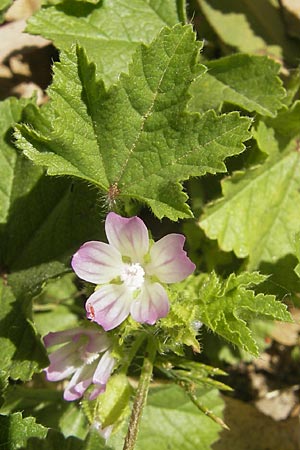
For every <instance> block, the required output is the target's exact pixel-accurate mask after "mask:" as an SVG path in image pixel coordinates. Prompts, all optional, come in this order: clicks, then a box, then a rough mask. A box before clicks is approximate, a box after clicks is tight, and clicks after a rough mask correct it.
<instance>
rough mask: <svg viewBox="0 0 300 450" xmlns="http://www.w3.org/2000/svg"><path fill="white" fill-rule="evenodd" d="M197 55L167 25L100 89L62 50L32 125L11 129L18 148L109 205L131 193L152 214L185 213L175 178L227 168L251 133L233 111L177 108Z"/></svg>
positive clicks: (181, 32)
mask: <svg viewBox="0 0 300 450" xmlns="http://www.w3.org/2000/svg"><path fill="white" fill-rule="evenodd" d="M198 53H199V44H198V43H196V42H195V35H194V33H193V32H192V29H191V27H190V26H184V27H182V26H180V25H178V26H175V27H174V28H173V29H168V28H165V29H163V30H162V32H161V33H160V34H159V36H158V38H157V39H156V40H155V41H154V42H153V43H152V44H151V45H150V46H149V47H146V46H144V45H142V46H141V47H140V48H139V49H138V50H137V52H136V54H135V56H134V59H133V62H132V64H131V65H130V67H129V74H128V75H125V74H122V75H121V77H120V80H119V82H118V83H117V85H115V86H113V87H111V88H110V89H109V90H108V91H107V92H106V91H105V89H104V86H103V83H102V82H98V83H97V82H96V81H95V74H94V67H93V66H89V65H88V64H87V61H86V59H85V57H84V54H83V52H82V51H79V52H78V58H77V60H78V61H77V62H78V72H77V69H76V65H75V64H76V60H74V56H72V55H68V56H65V57H64V60H63V62H62V63H61V64H60V65H57V67H56V76H55V80H54V84H53V86H52V89H51V92H50V94H52V99H53V100H52V103H51V104H50V109H49V108H48V109H47V110H46V114H45V115H44V116H43V115H42V113H41V114H40V113H39V112H38V111H36V112H35V116H34V117H33V118H32V120H33V122H35V125H36V128H37V129H36V130H32V128H31V127H30V128H29V127H28V126H25V125H23V126H21V127H19V128H18V130H19V131H18V132H17V134H16V136H17V137H18V146H19V147H20V148H21V149H22V150H23V151H24V154H25V155H26V156H27V157H28V158H30V159H31V160H32V161H33V162H34V163H35V164H37V165H43V166H46V167H47V169H48V174H50V175H73V176H76V177H80V178H83V179H85V180H87V181H89V182H92V183H94V184H96V185H98V186H99V187H100V188H101V189H103V190H105V191H106V193H107V196H108V200H109V201H110V202H112V203H113V202H114V201H115V200H116V199H127V198H134V199H137V200H139V201H142V202H145V203H146V204H148V205H149V206H150V208H151V209H152V210H153V212H154V214H156V216H157V217H159V218H162V217H163V216H167V217H169V218H170V219H172V220H177V219H178V218H183V217H189V216H191V212H190V209H189V207H188V206H187V204H186V203H185V200H186V198H187V196H186V194H184V193H183V192H182V186H181V184H180V181H183V180H186V179H188V178H190V177H192V176H200V175H204V174H205V173H217V172H224V171H226V166H225V164H224V162H223V161H224V159H225V158H226V157H228V156H231V155H236V154H238V153H241V152H242V151H243V149H244V146H243V144H242V142H243V141H244V140H246V139H248V138H249V137H250V135H249V133H248V127H249V124H250V121H249V119H247V118H240V117H239V115H238V113H231V114H228V115H223V116H220V117H218V116H216V114H215V113H214V112H213V111H209V112H207V113H206V114H204V115H203V116H201V117H200V116H199V115H198V114H191V113H187V112H185V110H184V109H185V107H186V103H187V101H188V99H189V96H188V94H187V89H188V87H189V84H190V82H191V81H192V80H193V79H194V78H195V76H196V75H197V74H199V73H201V72H202V73H203V70H204V69H203V67H202V66H199V65H198V64H197V58H198ZM158 61H159V63H158ZM82 99H83V100H84V102H83V101H82ZM50 122H51V123H50ZM45 124H46V125H45ZM51 124H52V125H51ZM47 128H48V129H49V131H48V130H47ZM83 149H84V150H83Z"/></svg>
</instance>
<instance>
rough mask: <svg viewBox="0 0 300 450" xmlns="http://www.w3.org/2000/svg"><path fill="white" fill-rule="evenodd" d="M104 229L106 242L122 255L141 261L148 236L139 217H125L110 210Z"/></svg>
mask: <svg viewBox="0 0 300 450" xmlns="http://www.w3.org/2000/svg"><path fill="white" fill-rule="evenodd" d="M105 231H106V236H107V239H108V242H109V243H110V244H111V245H112V246H113V247H115V248H116V249H117V250H119V252H120V253H121V255H122V256H129V257H130V258H132V261H133V262H143V259H144V256H145V254H146V253H147V252H148V248H149V237H148V230H147V227H146V225H145V224H144V222H143V221H142V220H141V219H140V218H139V217H136V216H135V217H131V218H130V219H126V218H125V217H121V216H119V215H118V214H115V213H113V212H111V213H109V214H108V215H107V217H106V221H105Z"/></svg>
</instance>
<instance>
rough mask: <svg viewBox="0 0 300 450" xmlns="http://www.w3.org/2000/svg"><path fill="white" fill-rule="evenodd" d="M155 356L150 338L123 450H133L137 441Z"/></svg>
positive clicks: (154, 347) (153, 345) (154, 349)
mask: <svg viewBox="0 0 300 450" xmlns="http://www.w3.org/2000/svg"><path fill="white" fill-rule="evenodd" d="M155 354H156V346H155V343H154V341H153V339H152V338H149V341H148V345H147V348H146V353H145V358H144V363H143V367H142V372H141V376H140V380H139V384H138V388H137V391H136V396H135V399H134V404H133V408H132V412H131V417H130V421H129V426H128V431H127V435H126V438H125V442H124V447H123V450H133V449H134V446H135V443H136V440H137V435H138V430H139V424H140V421H141V418H142V412H143V408H144V406H145V403H146V400H147V395H148V390H149V386H150V382H151V377H152V371H153V362H154V359H155Z"/></svg>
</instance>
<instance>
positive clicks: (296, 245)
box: [294, 233, 300, 278]
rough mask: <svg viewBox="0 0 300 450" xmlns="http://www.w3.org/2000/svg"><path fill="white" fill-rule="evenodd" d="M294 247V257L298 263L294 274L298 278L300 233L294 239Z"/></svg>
mask: <svg viewBox="0 0 300 450" xmlns="http://www.w3.org/2000/svg"><path fill="white" fill-rule="evenodd" d="M295 247H296V252H295V253H296V256H297V258H298V261H299V263H298V264H297V266H296V267H295V269H294V270H295V272H296V274H297V275H298V277H299V278H300V233H297V235H296V237H295Z"/></svg>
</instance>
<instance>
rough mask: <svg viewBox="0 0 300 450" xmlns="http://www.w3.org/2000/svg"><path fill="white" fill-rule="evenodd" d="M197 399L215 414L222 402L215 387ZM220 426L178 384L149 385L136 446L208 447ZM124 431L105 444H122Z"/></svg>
mask: <svg viewBox="0 0 300 450" xmlns="http://www.w3.org/2000/svg"><path fill="white" fill-rule="evenodd" d="M200 401H201V402H202V403H203V404H204V405H206V406H207V407H208V408H209V409H210V410H213V412H214V413H215V414H217V415H221V411H222V408H223V402H222V400H221V398H220V397H219V395H218V392H217V390H211V391H209V392H208V391H206V393H205V394H204V395H201V396H200ZM219 430H220V427H219V426H218V425H217V424H216V423H215V422H213V421H212V420H211V419H210V418H208V417H206V416H205V415H204V414H203V413H202V412H201V411H199V410H198V408H197V407H196V406H195V405H193V404H192V402H191V401H190V399H189V398H188V396H187V395H186V394H185V393H184V391H183V390H182V389H180V388H179V387H177V386H168V387H162V388H156V389H151V390H150V392H149V396H148V401H147V405H146V407H145V409H144V412H143V419H142V423H141V427H140V430H139V434H138V440H137V444H136V447H135V448H136V450H157V449H160V450H168V449H181V450H195V449H198V448H199V449H201V450H209V449H211V445H212V443H213V442H214V441H215V440H216V439H217V438H218V432H219ZM122 438H123V435H122V436H121V437H120V436H114V435H113V436H112V437H111V438H110V439H109V441H108V444H109V445H111V446H113V447H114V448H116V449H119V448H122V445H123V444H122V440H123V439H122Z"/></svg>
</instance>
